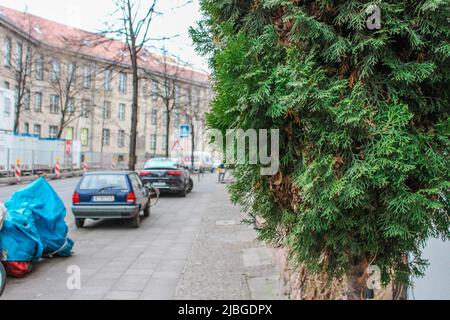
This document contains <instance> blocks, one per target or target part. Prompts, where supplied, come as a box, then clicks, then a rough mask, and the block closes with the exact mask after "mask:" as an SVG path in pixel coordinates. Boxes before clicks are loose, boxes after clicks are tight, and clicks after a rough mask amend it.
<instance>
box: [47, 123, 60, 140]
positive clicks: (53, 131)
mask: <svg viewBox="0 0 450 320" xmlns="http://www.w3.org/2000/svg"><path fill="white" fill-rule="evenodd" d="M48 137H49V138H52V139H54V138H57V137H58V127H57V126H50V127H49V128H48Z"/></svg>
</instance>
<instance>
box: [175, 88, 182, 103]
mask: <svg viewBox="0 0 450 320" xmlns="http://www.w3.org/2000/svg"><path fill="white" fill-rule="evenodd" d="M174 90H175V92H174V97H175V106H179V105H180V102H181V88H180V86H179V85H176V86H175V88H174Z"/></svg>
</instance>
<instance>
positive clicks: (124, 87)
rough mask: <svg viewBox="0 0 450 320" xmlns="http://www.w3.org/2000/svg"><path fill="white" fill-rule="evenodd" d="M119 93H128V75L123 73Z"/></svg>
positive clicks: (120, 78) (120, 75)
mask: <svg viewBox="0 0 450 320" xmlns="http://www.w3.org/2000/svg"><path fill="white" fill-rule="evenodd" d="M119 92H120V93H123V94H125V93H127V75H126V74H125V73H123V72H121V73H119Z"/></svg>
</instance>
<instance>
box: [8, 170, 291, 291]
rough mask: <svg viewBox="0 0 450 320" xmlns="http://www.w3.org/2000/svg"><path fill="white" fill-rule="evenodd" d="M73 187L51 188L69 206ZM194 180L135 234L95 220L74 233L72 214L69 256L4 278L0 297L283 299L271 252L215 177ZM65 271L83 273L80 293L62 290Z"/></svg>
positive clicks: (63, 184)
mask: <svg viewBox="0 0 450 320" xmlns="http://www.w3.org/2000/svg"><path fill="white" fill-rule="evenodd" d="M76 182H77V180H76V179H69V180H67V181H66V182H58V184H56V185H55V190H56V191H57V192H58V193H59V194H60V196H61V197H62V198H63V200H64V202H65V204H66V206H67V207H68V206H69V205H70V199H69V198H70V197H71V192H72V191H71V190H73V187H74V186H75V184H76ZM195 182H196V186H195V188H194V192H193V193H192V194H190V195H188V197H187V198H178V197H163V198H162V199H161V200H160V202H159V203H158V206H157V207H155V208H152V213H151V216H150V218H147V219H143V220H142V221H141V227H140V228H139V229H132V228H130V227H129V225H128V224H127V222H123V221H99V222H89V223H88V224H87V227H86V228H84V229H81V230H77V229H75V228H74V226H73V218H72V217H70V213H69V216H68V223H69V225H70V237H71V238H72V239H74V240H75V243H76V245H75V247H74V255H73V256H72V257H70V258H54V259H49V260H42V261H40V262H39V263H37V264H36V265H35V267H34V269H33V272H32V273H31V274H29V275H28V276H27V277H26V278H24V279H8V283H7V290H6V291H5V293H4V295H3V296H2V297H1V298H0V299H38V300H39V299H50V300H61V299H75V300H82V299H83V300H84V299H89V300H92V299H121V300H122V299H133V300H135V299H144V300H147V299H282V298H283V296H282V294H281V292H282V289H281V286H280V281H279V275H278V271H277V268H276V267H275V266H274V259H273V255H272V251H271V250H270V249H268V248H265V247H264V246H263V245H262V244H260V243H258V242H257V241H255V238H256V233H255V231H254V230H253V228H251V227H249V226H247V225H243V224H241V223H240V221H241V220H242V219H243V216H242V214H241V212H240V210H239V208H237V207H235V206H233V205H232V204H231V203H230V201H229V196H228V193H227V191H226V188H225V186H224V185H222V184H218V183H217V182H216V176H215V175H205V177H204V179H203V180H202V181H201V182H197V181H195ZM2 196H4V197H6V196H7V195H3V194H2ZM68 197H69V198H68ZM0 200H1V199H0ZM70 266H77V267H79V268H80V271H81V289H80V290H69V289H68V288H67V281H68V278H69V274H68V268H69V267H70Z"/></svg>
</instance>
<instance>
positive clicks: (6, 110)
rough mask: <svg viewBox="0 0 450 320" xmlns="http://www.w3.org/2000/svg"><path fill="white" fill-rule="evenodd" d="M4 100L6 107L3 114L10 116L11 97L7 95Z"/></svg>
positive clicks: (6, 116)
mask: <svg viewBox="0 0 450 320" xmlns="http://www.w3.org/2000/svg"><path fill="white" fill-rule="evenodd" d="M4 102H5V109H4V110H3V115H4V117H5V118H9V117H10V116H11V99H10V98H8V97H5V98H4Z"/></svg>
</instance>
